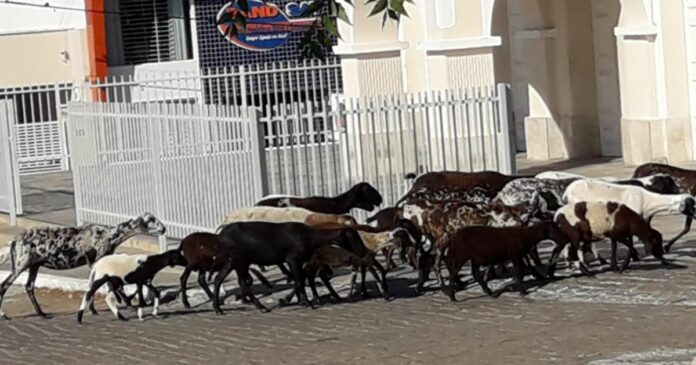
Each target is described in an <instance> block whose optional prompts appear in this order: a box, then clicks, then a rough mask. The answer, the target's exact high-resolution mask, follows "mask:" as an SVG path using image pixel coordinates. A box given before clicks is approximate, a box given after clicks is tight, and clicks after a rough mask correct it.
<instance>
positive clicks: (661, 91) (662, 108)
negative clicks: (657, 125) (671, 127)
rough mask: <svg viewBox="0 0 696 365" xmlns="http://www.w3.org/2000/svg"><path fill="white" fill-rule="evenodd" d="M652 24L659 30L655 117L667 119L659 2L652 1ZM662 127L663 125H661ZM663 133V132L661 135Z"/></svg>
mask: <svg viewBox="0 0 696 365" xmlns="http://www.w3.org/2000/svg"><path fill="white" fill-rule="evenodd" d="M652 9H653V11H652V16H653V19H652V21H653V24H655V27H657V29H658V30H659V31H658V33H657V35H656V38H655V45H654V46H655V71H656V77H657V78H656V82H655V86H656V92H657V116H658V118H667V72H666V69H665V45H664V30H663V29H662V5H661V4H660V0H652ZM663 127H664V124H663ZM664 132H665V131H663V135H664V136H666V134H664Z"/></svg>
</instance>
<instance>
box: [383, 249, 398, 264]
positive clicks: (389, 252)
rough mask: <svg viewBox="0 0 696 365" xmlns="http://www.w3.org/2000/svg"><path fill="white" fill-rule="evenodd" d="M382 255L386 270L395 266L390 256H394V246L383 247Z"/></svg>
mask: <svg viewBox="0 0 696 365" xmlns="http://www.w3.org/2000/svg"><path fill="white" fill-rule="evenodd" d="M382 255H384V258H385V261H386V265H387V270H391V269H392V268H395V267H396V265H395V264H394V260H393V259H392V256H394V246H390V247H385V248H383V249H382Z"/></svg>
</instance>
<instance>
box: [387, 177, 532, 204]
mask: <svg viewBox="0 0 696 365" xmlns="http://www.w3.org/2000/svg"><path fill="white" fill-rule="evenodd" d="M409 177H413V174H410V176H407V178H409ZM522 177H529V176H509V175H503V174H501V173H499V172H495V171H479V172H460V171H440V172H428V173H425V174H423V175H420V176H418V177H415V181H414V182H413V185H412V186H411V188H410V189H409V191H408V192H407V193H406V194H405V195H404V196H403V197H402V198H401V199H399V201H398V202H397V203H396V205H399V204H401V203H402V202H404V201H405V200H406V199H408V198H410V197H412V196H413V195H414V194H416V192H418V191H421V190H422V189H424V188H425V189H432V190H435V191H442V190H453V191H458V192H464V191H471V190H474V189H475V188H479V189H482V190H483V191H485V193H486V194H487V195H488V197H489V198H493V197H495V195H496V194H498V192H499V191H500V190H502V189H503V187H504V186H505V184H507V183H509V182H510V181H513V180H515V179H519V178H522Z"/></svg>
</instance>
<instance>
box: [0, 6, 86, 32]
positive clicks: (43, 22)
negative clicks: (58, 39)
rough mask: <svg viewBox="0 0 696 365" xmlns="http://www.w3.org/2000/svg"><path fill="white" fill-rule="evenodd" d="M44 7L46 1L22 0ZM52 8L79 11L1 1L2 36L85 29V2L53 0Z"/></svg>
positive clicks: (0, 30) (0, 29) (0, 25)
mask: <svg viewBox="0 0 696 365" xmlns="http://www.w3.org/2000/svg"><path fill="white" fill-rule="evenodd" d="M21 2H23V3H32V4H36V5H43V4H45V3H46V2H47V1H46V0H21ZM50 4H51V6H57V7H66V8H74V9H79V10H77V11H75V10H58V9H51V8H41V7H34V6H25V5H16V4H6V3H4V2H2V1H0V36H2V35H6V34H18V33H33V32H45V31H56V30H69V29H85V27H86V16H85V12H84V9H85V1H84V0H51V1H50Z"/></svg>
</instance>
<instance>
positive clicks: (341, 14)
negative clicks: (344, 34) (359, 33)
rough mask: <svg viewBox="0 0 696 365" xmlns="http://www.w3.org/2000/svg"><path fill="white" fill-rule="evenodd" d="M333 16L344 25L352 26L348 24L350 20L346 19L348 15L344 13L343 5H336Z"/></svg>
mask: <svg viewBox="0 0 696 365" xmlns="http://www.w3.org/2000/svg"><path fill="white" fill-rule="evenodd" d="M334 15H335V16H336V18H338V19H341V20H342V21H344V22H345V23H346V24H349V25H352V24H351V23H350V19H349V18H348V13H346V9H345V8H344V7H343V5H341V4H339V3H336V14H334Z"/></svg>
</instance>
